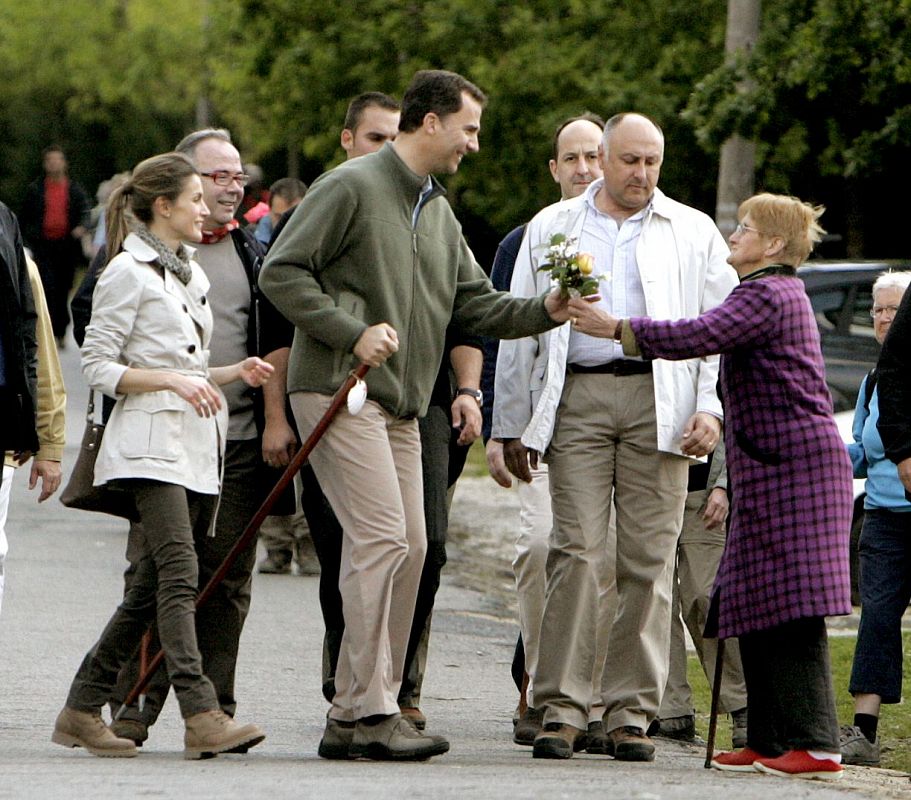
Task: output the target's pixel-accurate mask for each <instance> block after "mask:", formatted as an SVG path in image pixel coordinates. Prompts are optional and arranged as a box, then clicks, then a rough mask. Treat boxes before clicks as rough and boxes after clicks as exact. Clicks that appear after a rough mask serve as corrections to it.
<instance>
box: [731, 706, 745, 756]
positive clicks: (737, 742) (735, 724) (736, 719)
mask: <svg viewBox="0 0 911 800" xmlns="http://www.w3.org/2000/svg"><path fill="white" fill-rule="evenodd" d="M731 746H732V747H733V748H734V749H735V750H739V749H740V748H742V747H746V746H747V710H746V708H741V709H740V710H739V711H732V712H731Z"/></svg>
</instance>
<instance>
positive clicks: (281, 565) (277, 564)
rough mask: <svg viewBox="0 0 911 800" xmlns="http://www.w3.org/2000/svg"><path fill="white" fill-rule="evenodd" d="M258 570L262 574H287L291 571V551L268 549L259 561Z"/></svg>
mask: <svg viewBox="0 0 911 800" xmlns="http://www.w3.org/2000/svg"><path fill="white" fill-rule="evenodd" d="M258 570H259V572H261V573H262V574H263V575H287V574H288V573H290V572H291V552H290V551H287V550H270V551H269V553H268V555H267V556H266V558H264V559H263V560H262V561H260V562H259V568H258Z"/></svg>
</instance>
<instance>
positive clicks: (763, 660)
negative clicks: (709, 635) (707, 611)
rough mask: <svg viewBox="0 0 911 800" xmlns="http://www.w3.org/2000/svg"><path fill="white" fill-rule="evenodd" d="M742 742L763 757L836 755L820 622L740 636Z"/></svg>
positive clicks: (825, 645)
mask: <svg viewBox="0 0 911 800" xmlns="http://www.w3.org/2000/svg"><path fill="white" fill-rule="evenodd" d="M740 655H741V659H742V661H743V673H744V678H745V679H746V685H747V708H748V709H749V711H748V714H747V720H748V721H747V744H748V745H749V746H750V747H751V748H752V749H753V750H755V751H756V752H758V753H762V755H764V756H779V755H783V754H784V753H786V752H788V751H790V750H821V751H823V752H829V753H837V752H839V746H838V719H837V717H836V714H835V695H834V693H833V691H832V677H831V674H830V668H829V646H828V639H827V637H826V624H825V620H824V619H823V618H821V617H810V618H807V619H799V620H795V621H794V622H788V623H785V624H784V625H778V626H776V627H774V628H770V629H769V630H765V631H758V632H756V633H747V634H743V635H742V636H740Z"/></svg>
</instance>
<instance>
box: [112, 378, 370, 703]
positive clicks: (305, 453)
mask: <svg viewBox="0 0 911 800" xmlns="http://www.w3.org/2000/svg"><path fill="white" fill-rule="evenodd" d="M369 369H370V367H369V365H367V364H361V365H359V366H358V367H357V369H355V370H352V371H351V373H350V374H349V375H348V377H347V378H346V380H345V382H344V383H343V384H342V385H341V386H340V387H339V389H338V391H337V392H336V393H335V397H333V398H332V403H331V404H330V405H329V408H327V409H326V413H325V414H323V416H322V417H320V420H319V422H317V423H316V427H315V428H314V429H313V432H312V433H311V434H310V435H309V436H308V437H307V441H305V442H304V443H303V445H302V446H301V449H300V450H298V451H297V453H295V455H294V458H293V459H291V463H290V464H288V466H287V467H286V468H285V471H284V473H282V476H281V478H279V479H278V483H276V484H275V487H274V488H273V489H272V491H271V492H269V495H268V497H266V499H265V500H264V501H263V504H262V505H261V506H260V507H259V510H258V511H257V512H256V513H255V514H254V515H253V519H251V520H250V522H248V523H247V527H246V528H244V532H243V533H242V534H241V535H240V538H239V539H238V540H237V541H236V542H235V543H234V547H232V548H231V550H230V552H229V553H228V555H226V556H225V559H224V561H222V562H221V565H220V566H219V568H218V569H217V570H216V571H215V573H214V574H213V575H212V577H211V578H209V582H208V583H207V584H206V585H205V587H204V588H203V590H202V591H201V592H200V593H199V595H198V596H197V598H196V608H199V607H200V606H201V605H204V604H205V603H206V601H208V599H209V598H210V597H211V596H212V594H213V593H214V592H215V589H216V588H218V585H219V584H220V583H221V582H222V581H223V580H224V577H225V575H227V574H228V570H229V569H231V567H232V566H233V564H234V562H235V561H237V558H238V556H240V554H241V553H242V552H243V551H244V550H245V549H246V548H247V546H248V545H249V544H250V541H251V540H252V539H253V537H254V536H256V532H257V531H258V530H259V526H260V525H262V524H263V520H264V519H265V518H266V517H268V516H269V512H270V511H271V510H272V506H274V505H275V503H276V502H277V501H278V498H279V497H281V494H282V492H284V491H285V489H286V488H288V484H290V483H291V481H293V480H294V476H295V475H297V473H298V472H299V471H300V468H301V467H302V466H303V465H304V462H305V461H306V460H307V458H308V457H309V456H310V453H311V452H312V451H313V448H314V447H316V443H317V442H318V441H319V440H320V439H321V438H322V436H323V434H324V433H325V432H326V429H327V428H328V427H329V425H330V424H331V422H332V420H333V418H334V417H335V415H336V414H337V413H338V412H339V410H340V409H341V407H342V406H343V405H344V404H345V402H346V401H347V399H348V392H350V391H351V389H352V387H354V385H355V384H356V383H357V382H358V381H359V380H362V379H363V377H364V376H365V375H366V374H367V372H368V371H369ZM162 661H164V650H159V651H158V652H157V653H156V654H155V655H154V657H153V658H152V659H151V660H150V661H149V665H148V667H147V668H146V669H144V670H141V674H140V676H139V679H138V680H137V681H136V684H135V686H133V688H132V689H130V693H129V694H128V695H127V696H126V699H125V700H124V701H123V705H121V706H120V708H119V709H117V713H116V714H115V715H114V719H115V720H118V719H120V717H121V715H122V714H123V713H124V711H126V709H127V707H128V706H131V705H133V703H135V702H136V698H138V697H139V695H140V694H141V693H142V691H143V689H145V687H146V686H147V685H148V683H149V681H150V680H151V679H152V676H153V675H154V674H155V671H156V670H157V669H158V667H160V666H161V662H162Z"/></svg>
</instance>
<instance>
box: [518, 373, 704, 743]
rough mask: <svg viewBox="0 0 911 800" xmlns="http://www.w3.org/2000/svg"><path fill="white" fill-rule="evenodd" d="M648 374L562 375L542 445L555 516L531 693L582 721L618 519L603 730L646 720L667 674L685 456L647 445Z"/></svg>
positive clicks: (652, 440)
mask: <svg viewBox="0 0 911 800" xmlns="http://www.w3.org/2000/svg"><path fill="white" fill-rule="evenodd" d="M656 442H657V429H656V422H655V403H654V387H653V382H652V376H651V374H645V375H630V376H615V375H601V374H584V375H579V374H575V375H573V374H568V375H567V376H566V384H565V387H564V389H563V396H562V398H561V400H560V406H559V408H558V411H557V420H556V426H555V429H554V435H553V439H552V441H551V445H550V448H549V449H548V452H547V463H548V467H549V471H550V491H551V501H552V508H553V514H554V528H553V533H552V535H551V542H550V553H549V555H548V560H547V589H546V594H545V599H544V617H543V621H542V624H541V648H540V655H539V657H538V674H537V676H536V678H537V680H536V685H535V701H536V702H537V703H538V704H539V705H541V706H544V707H545V709H546V713H545V718H544V719H545V722H560V723H564V724H568V725H573V726H575V727H577V728H583V729H584V728H585V727H586V723H587V722H588V709H587V703H588V697H589V695H590V691H591V689H590V687H591V674H592V665H593V660H594V649H595V642H596V641H597V638H596V634H597V630H596V629H597V622H596V617H597V615H596V611H595V610H596V607H597V606H596V602H595V599H596V597H597V594H598V584H597V581H596V579H595V572H596V569H597V566H596V565H598V564H604V563H606V555H605V551H606V550H607V541H608V525H609V522H610V516H611V502H610V498H611V491H612V490H613V492H614V504H613V505H614V508H615V510H616V517H617V543H616V584H617V612H616V616H615V618H614V622H613V625H612V627H611V632H610V639H609V642H608V647H607V659H606V661H605V666H604V673H603V677H602V684H601V685H602V698H603V701H604V706H605V712H604V725H605V730H607V731H611V730H614V729H615V728H618V727H621V726H624V725H632V726H636V727H639V728H642V729H643V730H645V729H646V728H647V727H648V725H649V723H650V722H651V720H652V719H654V718H655V717H656V716H657V714H658V707H659V705H660V702H661V695H662V692H663V690H664V685H665V682H666V681H667V672H668V667H667V659H668V643H669V637H670V606H671V578H672V576H673V568H674V554H675V551H676V546H677V536H678V534H679V531H680V524H681V521H682V517H683V503H684V500H685V499H686V483H687V476H688V461H687V459H685V458H683V457H681V456H675V455H671V454H667V453H661V452H659V451H658V450H657V449H656Z"/></svg>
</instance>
